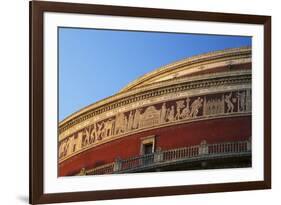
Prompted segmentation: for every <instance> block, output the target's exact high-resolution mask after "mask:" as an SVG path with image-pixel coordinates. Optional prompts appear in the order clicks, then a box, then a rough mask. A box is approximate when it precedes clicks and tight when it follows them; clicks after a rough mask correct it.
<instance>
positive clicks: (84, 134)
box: [59, 89, 251, 160]
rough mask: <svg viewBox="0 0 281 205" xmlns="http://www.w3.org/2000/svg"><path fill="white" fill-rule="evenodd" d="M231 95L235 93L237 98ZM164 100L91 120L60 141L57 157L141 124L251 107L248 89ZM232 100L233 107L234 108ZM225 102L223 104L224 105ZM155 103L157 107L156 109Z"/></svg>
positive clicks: (219, 113) (146, 126)
mask: <svg viewBox="0 0 281 205" xmlns="http://www.w3.org/2000/svg"><path fill="white" fill-rule="evenodd" d="M219 95H220V96H221V97H219ZM232 96H237V98H233V97H232ZM165 100H166V102H162V103H161V104H160V103H158V104H157V103H155V105H150V106H148V107H146V108H135V109H133V110H129V111H122V110H120V111H119V112H118V113H117V114H116V116H111V117H110V118H107V119H104V120H100V121H98V122H97V121H94V122H92V124H90V125H89V126H88V127H85V128H83V129H82V130H80V131H78V132H76V133H74V134H72V135H70V136H69V137H68V138H65V139H64V140H63V141H61V142H60V145H59V159H60V160H61V159H65V158H66V157H68V156H70V155H72V154H73V153H75V152H78V151H80V150H81V149H82V148H85V149H86V148H88V147H91V146H93V145H94V144H96V143H98V142H100V141H102V140H104V139H105V138H107V137H108V138H114V137H115V136H120V135H123V134H130V132H135V131H138V130H139V129H141V128H146V129H149V128H150V127H151V128H152V127H155V126H157V125H162V126H163V125H165V124H166V123H169V124H170V123H174V122H175V123H178V122H179V121H183V120H185V121H186V120H193V119H194V118H195V117H204V116H207V117H211V116H216V115H222V114H231V113H236V112H249V111H251V90H250V89H244V90H237V91H232V92H230V93H221V94H216V95H214V96H212V95H210V96H204V98H202V97H201V96H198V97H191V99H190V98H189V97H187V98H185V99H184V98H182V99H178V100H177V101H169V100H168V99H165ZM171 100H172V99H171ZM236 100H237V102H236ZM191 101H192V103H191V105H190V102H191ZM167 104H168V105H169V106H167ZM236 104H237V109H234V108H236ZM225 105H226V106H227V107H226V109H225ZM156 107H160V108H159V109H157V108H156ZM201 108H202V109H203V111H202V112H200V109H201ZM142 110H144V112H142Z"/></svg>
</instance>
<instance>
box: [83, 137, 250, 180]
mask: <svg viewBox="0 0 281 205" xmlns="http://www.w3.org/2000/svg"><path fill="white" fill-rule="evenodd" d="M241 157H248V158H249V157H251V141H250V140H246V141H236V142H224V143H216V144H207V142H206V141H202V142H201V143H200V144H199V145H195V146H189V147H182V148H177V149H169V150H163V151H160V150H158V151H156V152H154V153H152V154H147V155H141V156H137V157H132V158H129V159H116V161H115V162H113V163H110V164H105V165H102V166H99V167H95V168H93V169H90V170H85V169H82V170H81V172H80V173H79V174H78V175H102V174H115V173H135V172H146V171H159V170H163V169H164V170H165V167H166V168H167V167H173V166H174V167H175V166H179V165H181V164H185V165H188V164H189V165H192V164H196V163H197V162H198V163H202V162H208V161H211V160H213V161H216V160H225V159H229V158H235V159H237V158H241ZM175 170H176V169H175Z"/></svg>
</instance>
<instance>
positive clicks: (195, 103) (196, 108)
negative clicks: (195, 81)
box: [190, 97, 203, 117]
mask: <svg viewBox="0 0 281 205" xmlns="http://www.w3.org/2000/svg"><path fill="white" fill-rule="evenodd" d="M202 103H203V99H202V98H200V97H198V98H197V99H196V100H194V101H193V103H192V104H191V111H190V116H191V117H197V115H198V112H199V109H200V108H201V107H202V105H203V104H202Z"/></svg>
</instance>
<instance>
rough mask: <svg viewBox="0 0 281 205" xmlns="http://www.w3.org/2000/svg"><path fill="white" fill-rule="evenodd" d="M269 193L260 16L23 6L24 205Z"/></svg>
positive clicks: (267, 22)
mask: <svg viewBox="0 0 281 205" xmlns="http://www.w3.org/2000/svg"><path fill="white" fill-rule="evenodd" d="M270 188H271V17H270V16H257V15H245V14H243V15H242V14H226V13H211V12H195V11H183V10H165V9H154V8H136V7H118V6H104V5H91V4H74V3H58V2H40V1H31V2H30V203H31V204H37V203H53V202H74V201H86V200H103V199H118V198H133V197H149V196H164V195H180V194H192V193H211V192H223V191H239V190H253V189H270Z"/></svg>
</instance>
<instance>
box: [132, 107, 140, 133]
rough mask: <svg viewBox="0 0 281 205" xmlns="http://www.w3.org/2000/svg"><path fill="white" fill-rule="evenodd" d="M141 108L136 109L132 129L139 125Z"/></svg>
mask: <svg viewBox="0 0 281 205" xmlns="http://www.w3.org/2000/svg"><path fill="white" fill-rule="evenodd" d="M140 113H141V109H137V110H136V112H135V116H134V119H133V129H137V128H138V127H139V122H140V116H141V114H140Z"/></svg>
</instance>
